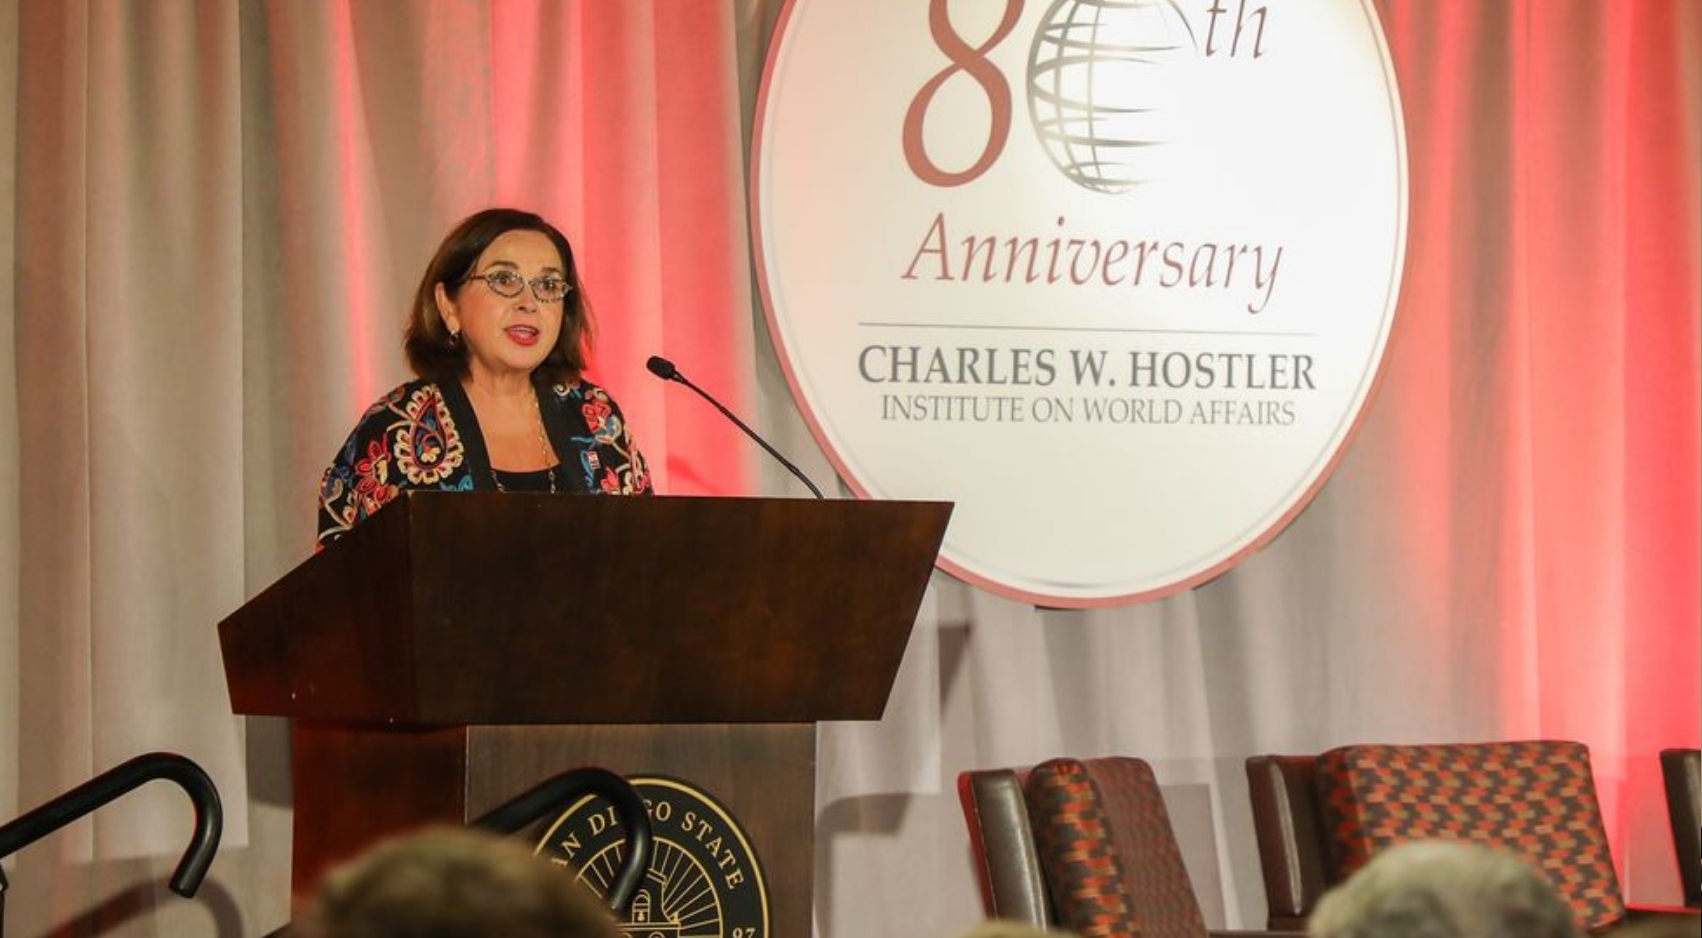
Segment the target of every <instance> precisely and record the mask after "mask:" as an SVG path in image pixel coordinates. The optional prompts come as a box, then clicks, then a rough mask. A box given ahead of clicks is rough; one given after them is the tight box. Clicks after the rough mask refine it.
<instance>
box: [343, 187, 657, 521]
mask: <svg viewBox="0 0 1702 938" xmlns="http://www.w3.org/2000/svg"><path fill="white" fill-rule="evenodd" d="M590 339H591V322H590V307H589V306H588V305H587V304H586V302H585V296H584V293H583V291H582V290H581V287H580V283H579V271H578V268H577V266H576V265H575V264H574V262H573V248H572V247H571V246H570V245H569V244H568V243H567V238H566V237H565V236H563V235H562V233H561V232H560V231H558V230H556V228H555V226H553V225H551V224H550V223H549V222H547V221H545V220H544V219H543V218H541V217H539V216H537V215H534V214H532V213H530V212H522V211H517V210H514V209H506V208H496V209H487V210H486V211H482V212H479V213H478V214H475V215H473V216H471V217H469V218H467V219H466V220H464V221H462V222H461V223H460V224H459V225H456V226H455V229H454V230H453V231H451V232H449V234H448V236H447V237H445V238H444V239H443V243H442V244H441V245H439V246H438V249H437V254H436V255H435V256H434V257H433V258H432V259H431V264H430V265H429V266H428V267H427V268H426V272H425V276H424V277H423V278H421V280H420V287H419V291H418V292H417V293H416V294H415V296H414V304H413V309H412V310H411V311H410V313H409V315H408V328H407V335H406V340H405V343H404V347H405V348H406V350H407V353H408V363H409V365H411V366H412V367H413V370H414V374H416V375H417V376H418V378H417V379H416V380H414V381H410V382H408V383H407V384H404V385H402V386H401V387H399V388H396V389H395V390H394V391H391V392H390V393H389V394H386V395H385V396H384V398H383V399H382V400H380V401H378V403H376V404H373V405H372V407H370V408H369V409H368V410H367V412H366V413H365V414H364V415H362V417H361V419H360V423H359V424H357V425H356V426H355V429H354V432H352V433H350V434H349V438H348V440H347V441H346V442H345V443H344V444H343V446H342V448H341V449H340V450H338V451H337V457H336V459H335V461H333V462H332V463H331V466H330V468H328V469H326V470H325V476H324V478H323V480H322V481H321V482H320V486H319V546H320V547H324V546H325V545H326V544H329V543H331V542H332V541H334V540H336V539H337V538H339V537H341V536H342V535H343V534H344V533H346V532H347V531H348V530H349V529H350V528H352V527H354V526H355V525H356V524H359V523H360V522H361V521H362V520H364V519H365V518H366V517H367V516H369V515H371V514H372V513H373V512H375V511H377V510H378V509H379V508H382V507H383V506H384V505H385V503H387V502H389V501H390V500H391V499H393V498H395V497H396V496H397V495H398V494H399V493H401V492H403V491H407V490H410V489H438V490H448V491H461V492H467V491H495V492H533V493H545V494H551V495H556V494H611V495H614V494H620V495H636V494H642V493H647V492H649V491H650V475H649V472H648V471H647V470H646V468H645V464H644V457H643V456H642V455H641V454H640V453H639V451H638V448H637V447H636V446H634V445H633V442H632V434H631V433H630V432H629V430H628V428H627V425H626V420H625V418H624V417H623V416H622V415H621V410H620V407H619V406H618V405H616V404H615V401H614V399H613V398H611V397H610V396H609V394H608V392H607V391H605V390H603V389H602V388H600V387H598V386H596V385H594V384H592V383H590V382H588V381H586V380H585V378H584V370H585V361H586V352H587V349H588V346H589V344H590Z"/></svg>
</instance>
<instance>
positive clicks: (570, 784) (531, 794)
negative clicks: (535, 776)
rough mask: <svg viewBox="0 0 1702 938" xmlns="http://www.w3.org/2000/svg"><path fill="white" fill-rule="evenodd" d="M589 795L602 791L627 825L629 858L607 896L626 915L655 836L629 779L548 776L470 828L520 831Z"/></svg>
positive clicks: (593, 772) (579, 773) (587, 771)
mask: <svg viewBox="0 0 1702 938" xmlns="http://www.w3.org/2000/svg"><path fill="white" fill-rule="evenodd" d="M586 795H600V796H602V798H603V799H604V800H605V801H607V802H608V803H609V804H610V806H612V807H613V808H614V809H615V817H616V818H617V819H619V821H620V823H621V826H622V827H624V828H625V829H626V858H625V860H624V861H623V863H622V865H621V869H620V872H618V873H617V874H616V875H615V878H614V881H613V882H612V883H610V884H609V891H608V894H607V895H605V896H604V897H603V899H604V901H605V902H607V903H608V906H609V908H610V909H611V910H612V911H614V912H615V913H616V914H619V915H624V914H626V908H627V906H628V905H630V904H631V903H632V897H633V896H634V895H635V894H637V892H638V887H639V886H640V885H642V884H643V883H644V874H645V871H647V870H648V869H650V853H651V850H652V841H653V835H652V832H651V830H650V812H649V811H648V810H647V809H646V808H645V806H644V799H643V798H640V797H639V795H638V790H637V789H635V788H633V787H632V784H631V783H630V782H628V781H627V780H626V779H625V778H622V777H621V776H619V775H616V774H615V773H613V772H610V771H609V770H607V769H599V768H595V767H590V766H587V767H585V768H579V769H572V770H570V771H567V772H563V773H561V774H560V775H557V776H554V777H552V778H548V779H545V780H544V781H542V782H540V783H538V784H537V785H534V786H532V787H531V788H528V789H527V790H526V791H524V792H521V793H520V794H519V795H516V796H515V797H513V798H511V799H509V800H508V801H506V802H504V803H503V804H501V805H499V806H497V807H496V808H494V809H492V810H490V811H488V812H486V813H485V814H483V815H481V816H480V817H478V818H476V819H475V820H474V821H473V822H472V824H470V825H469V826H470V827H476V828H480V829H482V830H487V831H494V832H496V833H499V834H517V833H519V832H520V831H522V830H525V829H526V828H527V827H529V826H531V825H532V824H534V823H536V822H537V821H539V820H541V819H542V818H543V817H544V816H545V815H547V814H549V813H551V812H552V811H565V810H567V809H568V808H570V807H572V806H573V803H574V802H576V801H578V800H579V799H580V798H583V797H585V796H586Z"/></svg>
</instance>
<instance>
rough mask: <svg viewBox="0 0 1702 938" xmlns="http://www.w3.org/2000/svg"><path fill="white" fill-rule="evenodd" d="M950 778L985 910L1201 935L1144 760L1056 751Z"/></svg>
mask: <svg viewBox="0 0 1702 938" xmlns="http://www.w3.org/2000/svg"><path fill="white" fill-rule="evenodd" d="M957 783H958V797H959V800H960V801H961V802H962V804H963V814H964V819H965V821H966V822H967V824H968V827H969V839H970V846H971V848H972V851H973V853H974V858H975V864H976V871H977V874H978V875H979V878H980V884H981V898H982V904H983V906H984V908H985V909H986V912H987V916H988V918H1000V919H1009V920H1013V921H1018V922H1023V923H1025V924H1028V925H1031V926H1034V927H1038V928H1044V927H1050V926H1061V927H1064V928H1068V929H1070V930H1072V931H1074V932H1076V933H1077V934H1080V935H1082V936H1083V938H1112V936H1118V938H1129V936H1134V935H1139V936H1141V938H1204V936H1206V935H1207V934H1208V933H1207V931H1206V926H1205V919H1204V918H1203V917H1202V916H1201V914H1200V905H1199V900H1198V899H1196V898H1195V896H1194V889H1193V883H1192V882H1191V881H1190V880H1189V879H1188V871H1187V869H1186V867H1184V866H1183V864H1182V852H1181V850H1180V849H1179V848H1178V847H1177V844H1176V834H1175V832H1174V831H1173V830H1172V829H1171V827H1170V815H1169V814H1168V813H1167V812H1166V811H1165V808H1164V798H1163V796H1162V795H1161V794H1160V792H1159V789H1158V782H1157V781H1156V780H1155V779H1154V778H1153V774H1152V768H1151V767H1150V766H1148V765H1147V764H1146V763H1145V762H1142V761H1141V760H1139V759H1129V758H1108V759H1085V760H1084V759H1053V760H1051V761H1050V762H1045V763H1042V764H1040V765H1037V766H1035V767H1034V768H1033V769H1031V770H1029V771H1027V772H1025V773H1019V772H1016V771H1014V770H1011V769H992V770H986V771H976V772H964V773H962V774H961V775H959V776H958V779H957Z"/></svg>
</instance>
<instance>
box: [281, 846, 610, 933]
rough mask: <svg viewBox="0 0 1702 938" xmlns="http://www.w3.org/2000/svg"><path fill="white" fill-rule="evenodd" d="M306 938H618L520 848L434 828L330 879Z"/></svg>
mask: <svg viewBox="0 0 1702 938" xmlns="http://www.w3.org/2000/svg"><path fill="white" fill-rule="evenodd" d="M297 933H298V934H302V935H305V936H307V938H616V936H618V935H619V932H618V931H616V929H615V924H614V920H613V919H612V918H611V917H610V915H609V912H608V911H607V910H606V909H605V908H604V907H603V906H602V905H601V904H600V903H599V902H598V901H597V899H596V897H595V896H593V895H592V894H591V893H590V891H589V890H587V889H586V888H585V887H584V886H581V885H580V884H579V883H577V882H575V881H574V878H573V877H572V876H571V875H569V874H568V873H566V872H564V871H563V870H560V869H557V868H555V867H553V866H551V865H550V864H549V862H548V861H546V860H543V859H540V858H539V857H536V856H533V854H532V852H531V851H530V850H527V849H526V848H525V847H524V846H522V845H521V844H519V843H517V842H515V841H512V840H508V839H505V838H501V837H497V836H495V835H492V834H486V833H482V832H478V831H469V830H461V829H456V828H433V829H429V830H426V831H422V832H420V833H417V834H411V835H408V836H404V837H400V838H397V839H395V840H391V841H388V842H386V843H383V844H380V845H379V846H377V847H375V848H373V849H372V850H371V851H369V852H368V853H366V854H363V855H362V856H360V857H357V858H355V859H354V860H352V861H350V862H349V863H347V864H345V865H344V866H341V867H339V868H337V869H335V870H333V871H332V872H331V873H330V874H329V875H328V876H327V877H326V879H325V883H324V885H323V886H321V888H320V890H319V894H318V896H317V897H315V899H314V902H313V905H312V906H311V907H310V908H309V910H308V912H307V915H306V918H305V921H304V922H303V924H302V926H301V928H300V929H299V931H298V932H297Z"/></svg>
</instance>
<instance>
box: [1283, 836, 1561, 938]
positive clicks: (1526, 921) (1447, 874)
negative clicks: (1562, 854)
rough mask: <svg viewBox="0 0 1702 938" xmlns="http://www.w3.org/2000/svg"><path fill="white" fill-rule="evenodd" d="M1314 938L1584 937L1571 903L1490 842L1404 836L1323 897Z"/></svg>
mask: <svg viewBox="0 0 1702 938" xmlns="http://www.w3.org/2000/svg"><path fill="white" fill-rule="evenodd" d="M1307 933H1308V934H1310V935H1311V936H1312V938H1578V934H1579V933H1578V926H1577V923H1576V922H1575V921H1574V919H1573V917H1572V909H1571V907H1570V906H1568V905H1567V904H1566V900H1564V899H1562V898H1561V897H1560V895H1559V893H1557V892H1555V890H1554V887H1553V886H1552V885H1551V884H1550V883H1549V881H1548V880H1547V879H1545V878H1544V877H1543V875H1542V874H1541V873H1539V872H1538V871H1537V870H1536V869H1535V868H1534V867H1532V866H1530V865H1529V864H1527V863H1525V862H1524V861H1523V860H1520V859H1519V858H1517V857H1515V856H1513V855H1512V854H1509V853H1505V852H1502V851H1499V850H1492V849H1490V848H1489V847H1485V846H1481V845H1477V844H1467V843H1460V842H1452V841H1421V842H1414V843H1407V844H1401V845H1400V846H1397V847H1393V848H1391V849H1389V850H1387V851H1384V852H1383V853H1381V854H1379V855H1378V856H1376V857H1375V858H1373V859H1372V861H1371V862H1370V863H1369V864H1367V865H1366V866H1365V868H1364V869H1361V870H1360V871H1359V872H1358V873H1355V874H1354V875H1353V876H1352V877H1351V878H1349V879H1348V881H1347V882H1345V883H1343V884H1342V885H1340V886H1338V887H1336V888H1335V889H1333V890H1331V891H1330V892H1329V894H1327V895H1326V896H1324V898H1323V901H1321V902H1319V903H1318V909H1317V911H1315V912H1313V913H1312V917H1311V919H1310V921H1309V923H1308V925H1307Z"/></svg>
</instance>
